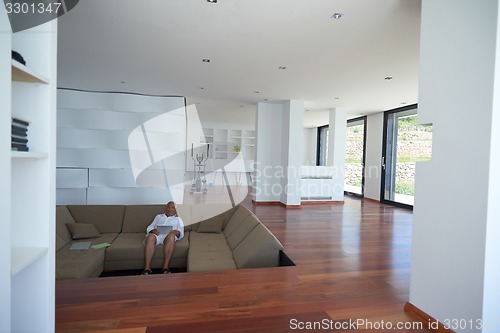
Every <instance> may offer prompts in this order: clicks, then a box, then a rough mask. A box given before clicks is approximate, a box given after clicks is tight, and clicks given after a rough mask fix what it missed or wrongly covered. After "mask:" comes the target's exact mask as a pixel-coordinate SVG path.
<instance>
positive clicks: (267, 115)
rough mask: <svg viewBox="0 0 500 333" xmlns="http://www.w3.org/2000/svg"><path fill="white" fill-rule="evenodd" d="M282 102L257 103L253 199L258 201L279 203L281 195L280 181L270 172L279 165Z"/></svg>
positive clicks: (274, 171) (273, 172)
mask: <svg viewBox="0 0 500 333" xmlns="http://www.w3.org/2000/svg"><path fill="white" fill-rule="evenodd" d="M282 122H283V105H282V104H274V103H259V104H258V106H257V115H256V121H255V123H256V133H255V149H256V154H255V168H254V170H255V189H254V193H253V197H254V198H253V199H254V200H255V201H257V202H278V201H280V196H281V181H280V179H279V178H277V177H274V176H273V175H274V174H275V173H276V172H278V171H279V168H280V167H281V166H282V164H281V154H280V153H279V152H281V147H282V137H283V136H282V128H281V126H276V124H280V125H281V124H282Z"/></svg>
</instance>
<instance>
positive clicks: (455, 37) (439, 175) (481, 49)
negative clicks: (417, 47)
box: [410, 0, 500, 332]
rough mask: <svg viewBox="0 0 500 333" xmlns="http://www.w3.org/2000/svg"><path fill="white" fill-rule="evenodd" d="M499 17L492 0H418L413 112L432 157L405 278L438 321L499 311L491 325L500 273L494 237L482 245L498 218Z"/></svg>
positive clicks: (419, 183) (420, 172)
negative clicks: (424, 127)
mask: <svg viewBox="0 0 500 333" xmlns="http://www.w3.org/2000/svg"><path fill="white" fill-rule="evenodd" d="M497 17H498V8H497V1H493V0H489V1H487V0H485V1H477V0H464V1H459V2H457V1H455V0H440V1H435V0H424V1H423V4H422V31H421V55H420V61H421V64H420V67H421V70H420V82H419V115H418V118H419V122H421V123H432V124H433V158H432V161H431V162H426V163H418V164H417V168H416V177H415V205H414V222H413V241H412V262H411V282H410V302H411V303H412V304H414V305H415V306H417V307H418V308H420V309H421V310H423V311H424V312H426V313H428V314H429V315H431V316H432V317H435V318H436V319H438V320H440V321H441V322H443V321H444V320H445V319H453V318H455V319H464V320H473V321H475V320H477V319H481V318H482V315H483V305H484V306H486V308H485V309H484V311H485V313H488V314H489V315H490V316H492V315H493V314H495V315H496V319H497V321H496V325H497V326H496V327H495V328H494V329H493V330H491V332H493V331H495V332H498V329H499V327H500V326H498V325H500V323H498V318H500V313H499V311H500V310H499V309H500V307H498V306H496V305H498V299H500V292H499V288H498V287H497V285H498V279H490V278H489V276H488V275H485V271H486V272H487V273H488V274H492V275H493V276H494V277H495V278H498V257H499V253H498V245H496V246H493V247H490V248H488V249H486V246H487V244H486V231H487V227H488V228H490V230H491V231H493V232H494V231H497V230H498V223H499V222H498V221H499V220H500V219H499V214H498V208H495V207H489V206H488V202H489V200H491V199H493V198H495V199H498V191H499V186H498V185H500V184H498V183H496V184H492V183H491V180H492V179H493V178H492V179H490V177H491V175H490V168H491V167H492V165H490V163H493V164H495V166H497V165H496V164H497V163H498V160H497V158H498V152H497V153H496V155H495V156H492V157H494V159H492V160H490V152H491V151H492V150H491V144H492V136H491V133H492V132H491V130H492V127H491V126H492V124H493V125H494V126H495V128H493V130H494V131H495V132H498V131H500V127H499V126H498V124H497V123H496V122H495V123H493V122H492V105H493V100H494V93H493V87H494V79H495V78H494V73H495V57H496V52H498V47H497V45H499V44H497V36H496V35H495V34H496V32H497ZM495 83H500V80H498V81H496V82H495ZM495 112H496V113H497V114H498V110H496V111H495ZM497 135H498V134H497ZM497 142H498V141H497ZM496 170H498V169H496ZM497 172H498V171H497ZM495 205H497V206H498V201H496V202H495ZM489 232H490V231H489ZM493 237H494V238H495V240H496V242H495V243H498V234H496V235H491V234H489V233H488V238H489V240H490V244H491V241H493V242H494V240H493V239H492V238H493ZM493 257H495V258H496V259H495V260H493V259H492V258H493ZM493 261H495V263H494V264H495V266H494V267H495V269H492V270H491V271H490V270H489V268H491V266H490V265H492V264H493ZM485 263H486V265H487V266H486V267H485ZM493 280H495V282H494V283H493ZM485 281H486V282H489V283H487V284H485ZM484 288H488V290H485V289H484ZM488 293H491V294H489V298H488V299H483V294H488ZM493 306H496V307H495V308H493ZM493 318H494V317H493ZM456 331H457V332H462V331H463V332H466V331H467V332H469V331H473V329H471V328H470V327H468V328H466V329H460V328H458V329H456Z"/></svg>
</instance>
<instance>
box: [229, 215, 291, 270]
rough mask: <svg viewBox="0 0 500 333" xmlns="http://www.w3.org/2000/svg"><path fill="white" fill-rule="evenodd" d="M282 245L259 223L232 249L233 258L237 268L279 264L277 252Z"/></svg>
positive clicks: (281, 248) (275, 265)
mask: <svg viewBox="0 0 500 333" xmlns="http://www.w3.org/2000/svg"><path fill="white" fill-rule="evenodd" d="M281 250H283V245H282V244H281V243H280V242H279V240H278V239H277V238H276V237H275V236H274V235H273V234H272V233H271V232H270V231H269V229H267V228H266V226H265V225H264V224H262V223H259V224H258V225H257V226H255V228H253V230H252V231H251V232H250V233H249V234H248V235H247V236H246V237H245V238H244V239H243V240H242V241H241V242H240V243H239V244H238V246H237V247H236V248H235V249H234V250H233V259H234V261H235V262H236V266H237V267H238V269H241V268H257V267H277V266H279V261H280V259H279V257H280V254H279V252H280V251H281Z"/></svg>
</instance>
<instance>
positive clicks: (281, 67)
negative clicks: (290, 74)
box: [278, 66, 286, 70]
mask: <svg viewBox="0 0 500 333" xmlns="http://www.w3.org/2000/svg"><path fill="white" fill-rule="evenodd" d="M278 69H281V70H283V69H286V66H280V67H278Z"/></svg>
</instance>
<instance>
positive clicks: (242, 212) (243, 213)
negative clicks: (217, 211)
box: [224, 205, 252, 238]
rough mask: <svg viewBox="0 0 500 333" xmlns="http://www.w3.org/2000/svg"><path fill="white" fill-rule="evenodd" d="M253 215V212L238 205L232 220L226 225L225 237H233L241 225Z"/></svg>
mask: <svg viewBox="0 0 500 333" xmlns="http://www.w3.org/2000/svg"><path fill="white" fill-rule="evenodd" d="M251 214H252V212H251V211H250V210H249V209H248V208H246V207H245V206H243V205H238V206H237V208H236V210H235V212H234V213H233V215H232V216H231V218H230V219H229V220H228V221H227V222H226V224H225V225H224V235H225V236H226V238H228V237H229V236H231V234H232V233H233V232H234V231H235V230H236V229H237V228H238V227H239V226H240V224H241V223H242V222H243V221H244V220H245V219H246V218H247V217H248V216H249V215H251Z"/></svg>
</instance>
